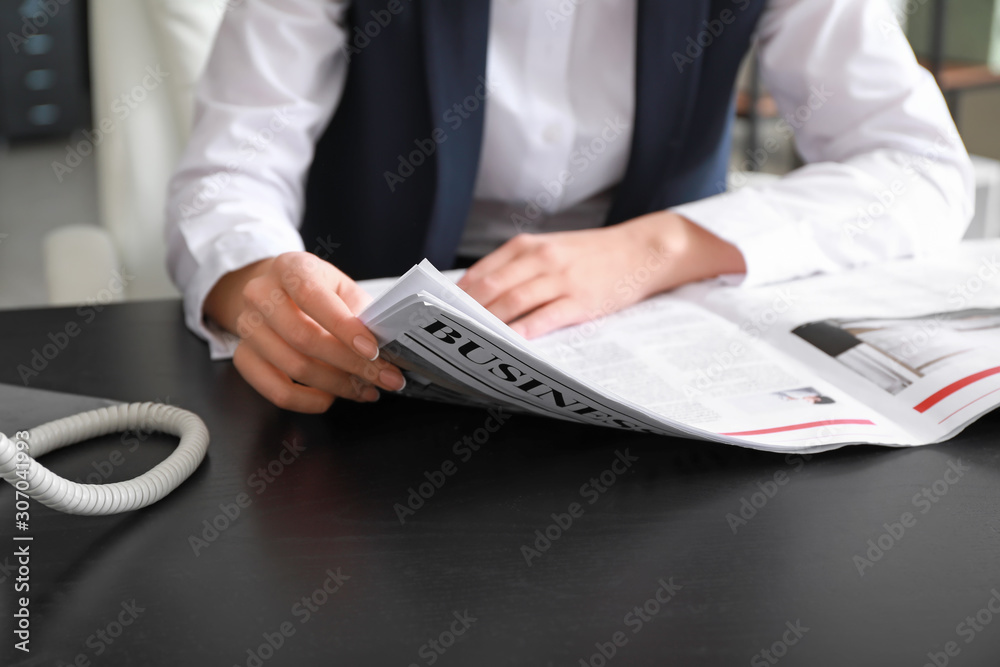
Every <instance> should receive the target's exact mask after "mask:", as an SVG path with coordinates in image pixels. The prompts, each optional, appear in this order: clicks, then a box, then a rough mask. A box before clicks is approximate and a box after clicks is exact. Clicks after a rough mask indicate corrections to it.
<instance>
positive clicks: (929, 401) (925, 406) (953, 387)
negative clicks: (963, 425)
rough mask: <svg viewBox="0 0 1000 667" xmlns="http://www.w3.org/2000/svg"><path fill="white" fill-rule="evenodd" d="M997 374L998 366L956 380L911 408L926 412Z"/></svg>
mask: <svg viewBox="0 0 1000 667" xmlns="http://www.w3.org/2000/svg"><path fill="white" fill-rule="evenodd" d="M997 373H1000V366H996V367H994V368H987V369H986V370H985V371H979V372H978V373H973V374H972V375H970V376H969V377H965V378H962V379H961V380H956V381H955V382H952V383H951V384H950V385H948V386H947V387H944V388H943V389H939V390H938V391H936V392H934V393H933V394H931V395H930V396H928V397H927V398H925V399H924V400H923V401H921V402H920V403H917V404H916V405H915V406H913V409H914V410H916V411H917V412H927V411H928V410H930V409H931V408H932V407H934V406H935V405H937V404H938V403H940V402H941V401H943V400H944V399H946V398H948V397H949V396H951V395H952V394H954V393H955V392H956V391H958V390H959V389H962V388H964V387H968V386H969V385H970V384H972V383H973V382H979V381H980V380H982V379H984V378H988V377H990V376H991V375H996V374H997Z"/></svg>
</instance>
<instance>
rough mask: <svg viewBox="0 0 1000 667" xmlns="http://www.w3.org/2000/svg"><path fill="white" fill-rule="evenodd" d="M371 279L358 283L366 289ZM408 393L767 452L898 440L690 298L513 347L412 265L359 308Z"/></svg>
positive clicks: (465, 300) (448, 288)
mask: <svg viewBox="0 0 1000 667" xmlns="http://www.w3.org/2000/svg"><path fill="white" fill-rule="evenodd" d="M372 287H377V286H370V287H369V289H371V288H372ZM361 317H362V320H363V321H365V322H366V324H367V325H368V326H369V328H371V330H372V332H373V333H375V335H376V336H377V337H378V338H379V342H380V345H381V347H382V349H383V353H384V354H385V355H386V357H387V358H389V359H391V360H393V361H394V362H395V363H397V364H399V365H400V366H401V367H403V368H404V369H405V370H406V371H408V373H407V374H408V382H409V384H408V391H407V393H413V394H415V395H420V396H423V397H426V398H438V399H441V400H454V401H456V402H464V403H472V404H487V403H496V402H498V401H499V402H504V403H506V404H509V405H514V406H516V407H518V408H519V409H522V410H526V411H529V412H535V413H540V414H546V415H549V416H555V417H559V418H563V419H572V420H574V421H582V422H585V423H599V424H602V425H605V426H614V427H618V428H624V429H629V430H636V431H643V432H655V433H663V434H668V435H679V436H684V437H699V438H703V439H710V440H718V441H722V442H729V443H732V444H739V445H744V446H751V447H756V448H761V449H772V450H780V451H817V450H821V449H828V448H832V447H836V446H840V445H842V444H847V443H852V442H878V443H883V444H898V443H900V442H901V441H903V440H904V439H905V437H906V434H905V432H904V431H902V430H901V429H899V428H898V427H897V426H896V425H895V424H894V423H892V422H891V421H889V420H886V419H885V418H883V417H881V416H880V415H878V414H877V413H876V412H874V411H873V410H871V409H870V408H869V407H867V406H865V405H864V404H863V403H860V402H858V401H856V400H854V399H852V398H851V397H850V396H849V395H848V394H846V393H843V392H840V391H839V390H837V389H836V388H835V387H834V386H832V385H830V384H828V383H826V382H824V381H822V380H820V379H819V378H818V377H817V376H816V375H815V374H814V373H812V372H811V371H810V369H809V368H808V367H806V366H803V365H801V364H799V363H798V362H796V361H795V360H794V359H782V358H781V357H780V355H776V354H774V352H773V351H772V350H770V349H769V347H768V346H767V345H766V344H764V343H763V342H761V341H759V340H756V339H754V338H753V337H752V336H749V335H747V334H746V333H745V332H742V331H740V329H739V328H738V327H737V326H735V325H733V324H732V323H731V322H728V321H726V320H725V319H723V318H722V317H720V316H718V315H716V314H713V313H711V312H709V311H707V310H705V309H704V308H702V307H701V306H699V305H697V304H694V303H690V302H687V301H684V300H682V299H677V298H675V297H673V296H671V295H661V296H660V297H656V298H654V299H651V300H648V301H645V302H643V303H640V304H637V305H635V306H633V307H631V308H629V309H627V310H625V311H622V312H619V313H615V314H614V315H611V316H608V317H606V318H598V319H597V320H595V321H592V322H588V323H585V324H582V325H579V326H577V327H571V328H567V329H563V330H561V331H559V332H556V333H554V334H551V335H549V336H546V337H543V338H541V339H537V340H535V341H525V340H524V339H522V338H520V336H517V334H515V333H514V332H513V331H511V330H510V329H509V328H508V327H506V325H504V324H503V323H502V322H500V321H499V320H497V319H496V318H495V317H493V315H492V314H490V313H489V312H488V311H486V310H485V309H484V308H483V307H482V306H481V305H479V304H478V303H475V302H474V301H472V300H471V299H469V297H468V296H467V295H465V294H464V293H462V292H461V291H460V290H458V289H457V288H455V287H454V285H453V284H452V283H451V282H450V281H448V280H447V279H444V278H443V277H442V276H441V275H440V274H439V273H437V272H436V271H435V270H434V269H433V267H431V266H430V265H429V264H427V263H424V264H422V265H421V266H419V267H415V268H414V269H413V270H411V271H410V272H409V273H408V274H407V275H406V276H404V277H403V278H402V279H400V280H399V281H398V282H397V283H396V284H395V285H394V286H393V287H391V288H390V289H389V290H387V291H385V292H384V293H383V294H382V295H381V296H380V297H379V298H378V299H376V300H375V301H374V302H373V303H372V304H371V305H370V306H369V308H368V309H366V311H365V312H364V313H362V315H361Z"/></svg>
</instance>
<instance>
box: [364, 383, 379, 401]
mask: <svg viewBox="0 0 1000 667" xmlns="http://www.w3.org/2000/svg"><path fill="white" fill-rule="evenodd" d="M381 396H382V394H380V393H378V389H376V388H375V387H365V390H364V391H363V392H361V398H363V399H364V400H366V401H368V402H369V403H374V402H375V401H377V400H378V399H379V397H381Z"/></svg>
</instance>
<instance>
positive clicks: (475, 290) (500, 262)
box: [458, 234, 554, 305]
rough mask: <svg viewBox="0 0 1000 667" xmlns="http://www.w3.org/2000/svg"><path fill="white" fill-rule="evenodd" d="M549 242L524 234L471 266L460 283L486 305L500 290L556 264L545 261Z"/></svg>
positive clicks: (501, 291) (521, 281)
mask: <svg viewBox="0 0 1000 667" xmlns="http://www.w3.org/2000/svg"><path fill="white" fill-rule="evenodd" d="M545 245H546V242H545V241H544V240H539V239H537V238H535V237H532V236H531V235H530V234H521V235H520V236H515V237H514V238H513V239H511V240H510V241H508V242H507V243H504V244H503V245H502V246H500V247H499V248H497V249H496V250H494V251H493V252H491V253H490V254H489V255H487V256H486V257H483V258H482V259H481V260H479V261H478V262H476V263H475V264H473V265H472V266H471V267H469V270H468V271H466V273H465V275H464V276H462V279H461V280H459V281H458V286H459V287H461V288H462V289H463V290H465V291H466V292H467V293H468V294H469V296H471V297H472V298H473V299H475V300H476V301H479V303H482V304H484V305H486V304H489V303H491V302H492V301H494V300H496V299H497V298H498V297H499V296H500V295H501V294H503V293H504V292H507V291H508V290H510V289H512V288H514V287H516V286H517V285H519V284H521V283H523V282H525V281H527V280H530V279H532V278H534V277H536V276H538V275H540V274H542V273H544V272H545V271H547V270H551V269H552V268H554V267H553V266H551V265H548V266H547V265H546V261H545V260H546V259H547V258H548V257H547V256H548V254H549V253H548V252H547V251H540V250H541V248H543V247H545Z"/></svg>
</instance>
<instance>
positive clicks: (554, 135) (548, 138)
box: [542, 123, 562, 144]
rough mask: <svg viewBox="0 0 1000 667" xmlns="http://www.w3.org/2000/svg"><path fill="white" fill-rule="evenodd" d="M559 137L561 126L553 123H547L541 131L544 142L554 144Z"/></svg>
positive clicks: (560, 135) (560, 136)
mask: <svg viewBox="0 0 1000 667" xmlns="http://www.w3.org/2000/svg"><path fill="white" fill-rule="evenodd" d="M560 138H562V128H560V127H559V126H558V125H556V124H555V123H552V124H551V125H548V126H547V127H546V128H545V130H543V131H542V139H544V140H545V143H548V144H554V143H556V142H557V141H559V139H560Z"/></svg>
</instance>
